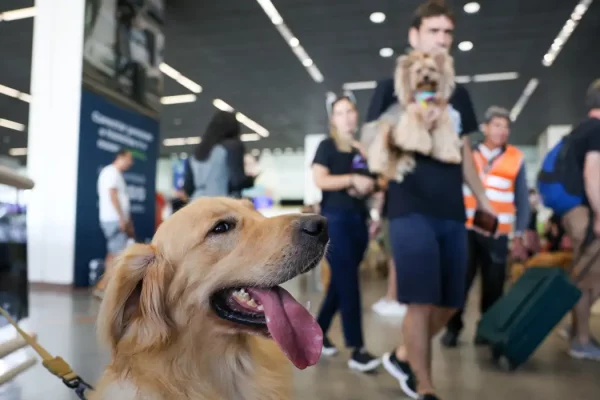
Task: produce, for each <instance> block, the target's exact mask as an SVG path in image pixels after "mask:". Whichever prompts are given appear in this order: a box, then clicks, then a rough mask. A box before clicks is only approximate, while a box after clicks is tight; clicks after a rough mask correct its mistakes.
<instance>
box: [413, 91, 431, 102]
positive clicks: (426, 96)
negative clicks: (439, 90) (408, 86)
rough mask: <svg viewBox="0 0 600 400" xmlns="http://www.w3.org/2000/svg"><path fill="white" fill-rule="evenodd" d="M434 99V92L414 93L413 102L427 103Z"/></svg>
mask: <svg viewBox="0 0 600 400" xmlns="http://www.w3.org/2000/svg"><path fill="white" fill-rule="evenodd" d="M434 97H435V92H429V91H423V92H416V93H415V100H416V101H417V102H419V103H428V102H430V101H432V100H433V98H434Z"/></svg>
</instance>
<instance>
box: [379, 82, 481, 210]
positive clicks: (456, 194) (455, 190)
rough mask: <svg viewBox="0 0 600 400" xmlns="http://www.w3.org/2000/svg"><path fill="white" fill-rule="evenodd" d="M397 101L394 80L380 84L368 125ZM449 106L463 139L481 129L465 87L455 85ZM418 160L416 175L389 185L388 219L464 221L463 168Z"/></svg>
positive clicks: (423, 157) (423, 159) (427, 158)
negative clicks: (409, 216)
mask: <svg viewBox="0 0 600 400" xmlns="http://www.w3.org/2000/svg"><path fill="white" fill-rule="evenodd" d="M397 101H398V99H397V98H396V96H395V94H394V80H393V79H392V78H390V79H386V80H383V81H380V82H379V84H378V85H377V88H376V89H375V93H374V94H373V98H372V100H371V104H370V106H369V110H368V113H367V121H374V120H376V119H378V118H379V117H380V116H381V114H383V113H384V112H385V111H386V110H387V109H388V108H389V107H390V106H391V105H392V104H394V103H396V102H397ZM450 104H451V105H452V108H453V109H454V110H453V111H452V112H451V115H453V120H454V123H455V125H456V128H457V131H458V132H459V134H460V135H467V134H469V133H472V132H474V131H476V130H477V129H478V124H477V117H476V116H475V111H474V110H473V103H472V102H471V97H470V96H469V92H468V91H467V89H466V88H465V87H464V86H462V85H456V88H455V90H454V93H453V94H452V97H451V98H450ZM415 159H416V167H415V170H414V171H413V172H411V173H409V174H407V175H406V176H405V177H404V180H403V181H402V182H401V183H398V182H395V181H390V183H389V187H388V194H387V196H386V197H387V202H386V203H387V204H386V212H387V216H388V218H394V217H399V216H402V215H406V214H411V213H418V214H424V215H430V216H434V217H438V218H442V219H449V220H457V221H464V220H465V206H464V200H463V192H462V183H463V173H462V165H459V164H445V163H441V162H439V161H436V160H434V159H433V158H431V157H427V156H423V155H419V154H417V155H415Z"/></svg>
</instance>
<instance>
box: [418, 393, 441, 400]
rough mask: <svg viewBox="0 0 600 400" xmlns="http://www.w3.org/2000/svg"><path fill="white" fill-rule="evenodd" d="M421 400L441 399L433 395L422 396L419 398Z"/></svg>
mask: <svg viewBox="0 0 600 400" xmlns="http://www.w3.org/2000/svg"><path fill="white" fill-rule="evenodd" d="M419 400H440V398H439V397H437V396H436V395H433V394H422V395H420V396H419Z"/></svg>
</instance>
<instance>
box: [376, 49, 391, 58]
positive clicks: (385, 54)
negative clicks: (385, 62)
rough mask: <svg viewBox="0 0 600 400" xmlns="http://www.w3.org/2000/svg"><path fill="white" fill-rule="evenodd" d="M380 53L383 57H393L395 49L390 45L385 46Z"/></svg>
mask: <svg viewBox="0 0 600 400" xmlns="http://www.w3.org/2000/svg"><path fill="white" fill-rule="evenodd" d="M379 55H380V56H381V57H385V58H388V57H391V56H393V55H394V50H392V49H390V48H389V47H384V48H383V49H381V50H379Z"/></svg>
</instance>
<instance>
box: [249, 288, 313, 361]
mask: <svg viewBox="0 0 600 400" xmlns="http://www.w3.org/2000/svg"><path fill="white" fill-rule="evenodd" d="M247 290H248V292H249V293H250V295H251V296H252V297H253V298H254V299H255V300H258V301H259V302H260V303H261V304H262V306H263V307H264V312H265V317H266V320H267V327H268V328H269V332H270V333H271V336H272V337H273V340H275V342H277V344H278V345H279V347H280V348H281V350H283V352H284V353H285V355H286V356H287V357H288V358H289V359H290V361H291V362H292V363H293V364H294V365H295V366H296V368H299V369H304V368H306V367H309V366H311V365H315V364H316V363H317V362H318V361H319V358H320V357H321V350H322V349H323V331H322V330H321V327H320V326H319V324H318V323H317V321H315V319H314V318H313V316H312V315H311V314H310V313H309V312H308V310H307V309H306V308H304V307H303V306H302V305H301V304H300V303H298V302H297V301H296V299H294V298H293V297H292V295H291V294H289V293H288V292H287V291H286V290H285V289H282V288H280V287H276V288H273V289H250V288H249V289H247Z"/></svg>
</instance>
